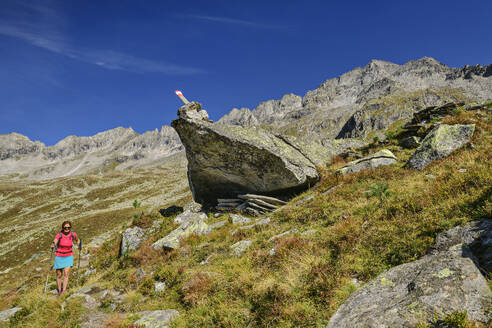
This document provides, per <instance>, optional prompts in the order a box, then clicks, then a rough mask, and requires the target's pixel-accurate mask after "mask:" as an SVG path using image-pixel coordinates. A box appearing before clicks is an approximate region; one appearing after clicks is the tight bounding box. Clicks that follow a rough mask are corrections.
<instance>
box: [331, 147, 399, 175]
mask: <svg viewBox="0 0 492 328" xmlns="http://www.w3.org/2000/svg"><path fill="white" fill-rule="evenodd" d="M396 161H397V158H396V156H395V155H393V153H392V152H391V151H389V150H387V149H382V150H380V151H378V152H377V153H374V154H372V155H369V156H367V157H364V158H361V159H358V160H355V161H352V162H350V163H347V164H346V165H344V166H343V167H341V168H339V169H338V172H340V173H342V174H349V173H355V172H359V171H360V170H365V169H373V168H376V167H378V166H382V165H390V164H393V163H396Z"/></svg>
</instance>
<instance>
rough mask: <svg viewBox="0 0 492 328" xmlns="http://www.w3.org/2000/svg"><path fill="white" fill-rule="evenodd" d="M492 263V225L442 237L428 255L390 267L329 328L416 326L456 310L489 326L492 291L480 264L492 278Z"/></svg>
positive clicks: (343, 308)
mask: <svg viewBox="0 0 492 328" xmlns="http://www.w3.org/2000/svg"><path fill="white" fill-rule="evenodd" d="M491 264H492V220H490V219H483V220H481V221H473V222H470V223H469V224H467V225H466V226H464V227H455V228H453V229H451V230H448V231H446V232H443V233H441V234H439V235H438V237H437V238H436V243H435V245H434V248H433V249H432V250H431V252H430V253H429V254H428V255H426V256H424V257H422V258H421V259H419V260H416V261H413V262H410V263H405V264H402V265H399V266H396V267H394V268H391V269H389V270H387V271H385V272H383V273H382V274H380V275H379V276H378V277H376V278H375V279H373V280H372V281H370V282H369V283H367V284H366V285H365V286H363V287H360V288H359V289H358V290H356V291H355V292H354V293H353V294H352V295H351V296H350V297H349V298H348V299H347V300H346V301H345V303H344V304H342V306H340V308H339V309H338V310H337V312H336V313H335V314H334V315H333V317H332V318H331V319H330V322H329V324H328V328H335V327H337V328H345V327H347V328H348V327H351V328H352V327H354V328H357V327H414V326H416V325H417V324H418V323H419V322H426V321H428V320H431V319H434V315H436V314H437V315H438V316H439V317H443V316H444V315H446V314H449V313H451V312H454V311H459V312H463V311H466V313H467V318H468V320H471V321H476V322H482V323H484V324H488V323H490V322H491V320H492V318H491V317H490V316H489V315H488V314H487V309H488V308H489V307H490V298H491V297H492V292H491V291H490V289H489V287H488V285H487V281H486V279H485V278H484V276H483V275H482V273H481V272H480V269H479V267H477V265H479V266H480V268H482V270H484V271H485V272H487V273H490V269H492V266H491Z"/></svg>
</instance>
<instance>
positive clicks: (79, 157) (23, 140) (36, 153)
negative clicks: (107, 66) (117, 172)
mask: <svg viewBox="0 0 492 328" xmlns="http://www.w3.org/2000/svg"><path fill="white" fill-rule="evenodd" d="M182 149H183V148H182V145H181V141H180V140H179V137H178V135H177V134H176V132H175V131H174V129H172V128H171V127H170V126H162V128H161V130H160V131H159V130H158V129H155V130H154V131H148V132H145V133H143V134H139V133H137V132H135V130H133V129H132V128H131V127H128V128H124V127H117V128H114V129H110V130H107V131H103V132H99V133H97V134H95V135H93V136H90V137H78V136H74V135H72V136H68V137H66V138H64V139H62V140H60V141H59V142H57V143H56V144H55V145H53V146H46V145H45V144H43V143H41V142H39V141H35V142H33V141H31V140H30V139H29V138H28V137H26V136H24V135H22V134H19V133H15V132H14V133H11V134H7V135H0V160H1V161H2V165H1V166H0V174H14V173H17V174H21V175H23V176H24V177H27V178H30V179H48V178H56V177H61V176H68V175H77V174H85V173H90V172H103V171H105V170H106V168H107V167H113V166H116V168H118V169H125V168H128V167H130V166H131V167H148V166H156V165H159V160H162V159H163V158H165V157H168V156H171V155H173V154H175V153H177V152H180V151H182Z"/></svg>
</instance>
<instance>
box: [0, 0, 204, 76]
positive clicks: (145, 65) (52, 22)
mask: <svg viewBox="0 0 492 328" xmlns="http://www.w3.org/2000/svg"><path fill="white" fill-rule="evenodd" d="M63 24H64V17H63V16H62V15H61V14H60V12H59V11H57V10H56V9H55V8H54V7H53V6H49V5H44V6H43V5H40V4H32V3H29V2H22V1H21V2H16V3H15V6H13V7H11V8H9V10H6V11H4V14H2V15H0V35H4V36H8V37H12V38H15V39H18V40H22V41H24V42H27V43H29V44H31V45H33V46H36V47H39V48H42V49H45V50H48V51H51V52H53V53H56V54H59V55H63V56H65V57H69V58H72V59H74V60H78V61H81V62H85V63H89V64H93V65H97V66H99V67H101V68H104V69H108V70H120V71H127V72H134V73H161V74H166V75H191V74H198V73H204V71H203V70H201V69H198V68H193V67H188V66H182V65H178V64H173V63H168V62H165V61H157V60H151V59H146V58H140V57H135V56H133V55H130V54H126V53H121V52H117V51H113V50H102V49H92V48H87V47H80V46H76V45H74V44H73V43H71V42H70V41H69V40H68V38H67V37H66V35H64V33H63V32H62V30H63V28H62V26H63Z"/></svg>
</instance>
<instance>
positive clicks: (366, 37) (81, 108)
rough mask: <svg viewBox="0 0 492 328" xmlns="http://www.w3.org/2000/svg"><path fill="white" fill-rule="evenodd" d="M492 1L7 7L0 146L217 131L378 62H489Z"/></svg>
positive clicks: (0, 30) (19, 2)
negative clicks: (110, 134)
mask: <svg viewBox="0 0 492 328" xmlns="http://www.w3.org/2000/svg"><path fill="white" fill-rule="evenodd" d="M490 12H492V2H491V1H473V0H468V1H429V0H427V1H397V0H393V1H309V0H304V1H252V0H251V1H233V0H228V1H151V0H147V1H136V0H135V1H127V0H117V1H103V0H101V1H90V0H87V1H72V0H64V1H63V0H59V1H56V0H38V1H25V0H15V1H14V0H1V1H0V72H1V73H0V85H1V88H0V99H1V104H0V134H6V133H11V132H18V133H22V134H24V135H27V136H28V137H29V138H30V139H32V140H40V141H42V142H44V143H46V144H48V145H52V144H55V143H56V142H58V141H59V140H61V139H62V138H64V137H66V136H68V135H79V136H88V135H93V134H96V133H97V132H101V131H104V130H108V129H111V128H115V127H118V126H124V127H129V126H131V127H133V128H134V129H135V130H136V131H137V132H139V133H143V132H145V131H148V130H153V129H155V128H159V129H160V127H161V126H162V125H164V124H170V122H171V120H172V119H174V118H175V117H176V112H177V109H178V107H179V106H181V102H180V100H179V99H178V98H177V97H176V96H175V95H174V90H176V89H180V90H182V91H183V93H184V95H185V96H186V97H187V98H188V99H189V100H195V101H199V102H201V103H202V104H203V105H204V108H205V109H207V111H208V112H209V114H210V116H211V118H212V119H214V120H217V119H218V118H220V117H221V116H222V115H224V114H226V113H227V112H229V111H230V109H232V108H233V107H249V108H254V107H256V106H257V105H258V103H260V102H261V101H265V100H269V99H279V98H280V97H281V96H282V95H284V94H286V93H295V94H298V95H300V96H304V94H305V92H306V91H308V90H312V89H315V88H316V87H317V86H318V85H319V84H321V83H322V82H323V81H325V80H327V79H329V78H332V77H336V76H339V75H340V74H343V73H344V72H346V71H349V70H351V69H353V68H355V67H357V66H364V65H366V64H367V63H368V62H369V61H370V60H371V59H382V60H388V61H392V62H395V63H397V64H403V63H405V62H406V61H408V60H412V59H418V58H421V57H424V56H430V57H434V58H436V59H437V60H439V61H441V62H443V63H444V64H446V65H448V66H454V67H459V66H464V65H465V64H470V65H475V64H482V65H485V64H490V63H492V20H491V19H490Z"/></svg>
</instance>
